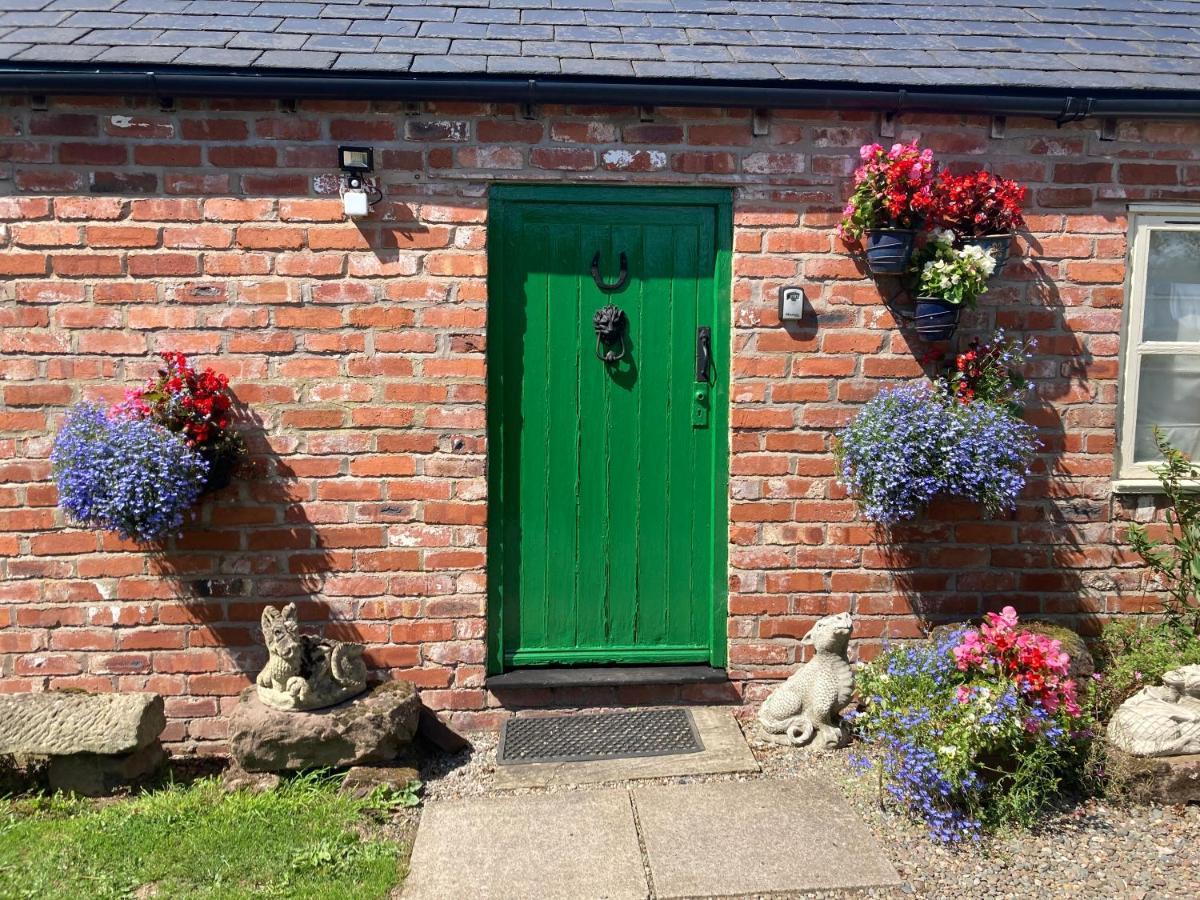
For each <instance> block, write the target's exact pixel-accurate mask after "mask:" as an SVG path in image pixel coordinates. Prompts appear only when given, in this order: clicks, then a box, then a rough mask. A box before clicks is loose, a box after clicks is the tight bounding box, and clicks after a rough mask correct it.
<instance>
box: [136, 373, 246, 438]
mask: <svg viewBox="0 0 1200 900" xmlns="http://www.w3.org/2000/svg"><path fill="white" fill-rule="evenodd" d="M159 356H160V357H162V360H163V362H164V363H165V366H164V368H162V369H159V371H158V376H157V377H156V378H152V379H150V380H149V381H148V382H146V386H145V387H143V388H142V389H141V390H133V391H127V392H126V394H125V400H124V402H122V403H120V404H118V405H117V406H116V407H114V409H113V411H114V413H116V414H119V415H126V416H132V417H134V418H139V419H142V418H152V419H154V420H155V421H157V422H158V423H159V424H161V425H164V426H166V427H167V428H169V429H170V430H171V431H175V432H179V433H182V434H184V435H185V436H186V437H187V439H188V445H189V446H193V447H196V448H198V449H216V448H217V447H218V445H220V444H224V443H228V442H229V441H231V440H234V438H233V437H232V433H231V432H229V431H228V429H229V425H230V417H229V412H230V407H231V406H232V404H233V400H232V398H231V397H230V396H229V390H228V388H229V379H228V378H227V377H226V376H224V375H219V374H217V373H216V372H214V371H213V370H212V369H211V368H210V369H205V370H204V371H203V372H197V371H196V370H195V369H194V368H192V366H191V365H190V364H189V363H188V360H187V357H186V356H184V355H183V354H182V353H176V352H173V351H168V352H166V353H160V354H159Z"/></svg>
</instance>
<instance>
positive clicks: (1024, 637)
mask: <svg viewBox="0 0 1200 900" xmlns="http://www.w3.org/2000/svg"><path fill="white" fill-rule="evenodd" d="M951 652H952V653H953V654H954V662H955V665H957V666H958V668H959V670H960V671H962V672H966V671H969V670H970V669H972V668H976V669H985V670H989V671H995V670H999V672H1000V673H1001V674H1003V675H1005V676H1007V677H1008V678H1010V679H1011V680H1012V682H1013V683H1014V684H1015V685H1016V687H1017V690H1018V691H1019V692H1020V693H1021V694H1022V695H1023V696H1024V697H1025V699H1026V700H1028V701H1030V702H1036V703H1039V704H1040V705H1041V706H1042V708H1043V709H1045V711H1046V712H1047V713H1049V714H1050V715H1054V714H1055V713H1056V712H1058V710H1059V708H1060V707H1061V708H1062V709H1064V710H1066V712H1067V714H1068V715H1070V716H1072V717H1074V716H1078V715H1079V713H1080V710H1079V700H1078V697H1077V693H1076V685H1075V682H1074V680H1072V679H1071V678H1069V677H1068V673H1069V669H1070V665H1071V657H1070V655H1069V654H1068V653H1066V652H1064V651H1063V648H1062V643H1061V642H1059V641H1057V640H1055V639H1054V638H1051V637H1047V636H1046V635H1044V634H1035V633H1033V632H1031V631H1022V630H1020V627H1019V625H1018V622H1017V611H1016V610H1015V609H1013V608H1012V607H1011V606H1006V607H1004V609H1003V610H1002V611H1001V612H999V613H988V614H987V615H986V616H985V617H984V621H983V624H982V625H980V626H979V629H978V630H975V629H971V630H970V631H968V632H966V634H964V635H963V639H962V643H960V644H959V645H958V646H957V647H954V648H953V649H952V651H951ZM958 700H959V702H960V703H962V702H966V701H964V700H963V695H962V691H961V689H960V691H959V697H958Z"/></svg>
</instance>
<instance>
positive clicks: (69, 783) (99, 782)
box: [46, 741, 167, 797]
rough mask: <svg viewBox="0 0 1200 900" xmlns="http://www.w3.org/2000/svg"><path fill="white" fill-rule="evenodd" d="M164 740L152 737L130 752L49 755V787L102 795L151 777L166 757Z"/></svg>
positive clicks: (76, 792)
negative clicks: (147, 742) (142, 745)
mask: <svg viewBox="0 0 1200 900" xmlns="http://www.w3.org/2000/svg"><path fill="white" fill-rule="evenodd" d="M166 758H167V757H166V754H165V753H163V748H162V744H160V743H159V742H158V741H152V742H151V743H149V744H147V745H146V746H145V747H140V748H138V749H137V750H134V751H133V752H131V753H111V754H108V753H72V754H69V755H67V756H52V757H50V763H49V766H48V767H47V769H46V778H47V782H48V783H49V786H50V790H52V791H63V792H66V793H75V794H83V795H84V796H85V797H101V796H103V795H105V794H108V793H111V792H112V791H113V790H115V789H116V788H118V787H123V786H125V785H130V784H133V783H135V782H137V781H140V780H142V779H144V778H148V777H149V776H151V775H153V774H154V773H155V772H157V771H158V770H159V768H161V766H162V764H163V763H164V762H165V761H166Z"/></svg>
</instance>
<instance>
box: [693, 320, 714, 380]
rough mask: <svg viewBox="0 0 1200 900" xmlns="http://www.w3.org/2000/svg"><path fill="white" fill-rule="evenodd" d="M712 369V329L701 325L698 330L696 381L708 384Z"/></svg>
mask: <svg viewBox="0 0 1200 900" xmlns="http://www.w3.org/2000/svg"><path fill="white" fill-rule="evenodd" d="M711 368H712V329H711V328H709V327H708V326H707V325H701V326H700V327H699V328H697V329H696V380H697V381H699V382H703V383H704V384H708V373H709V369H711Z"/></svg>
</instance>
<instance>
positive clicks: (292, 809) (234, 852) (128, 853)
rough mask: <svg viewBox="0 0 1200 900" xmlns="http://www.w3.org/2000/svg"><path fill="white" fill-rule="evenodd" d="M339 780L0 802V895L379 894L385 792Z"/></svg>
mask: <svg viewBox="0 0 1200 900" xmlns="http://www.w3.org/2000/svg"><path fill="white" fill-rule="evenodd" d="M339 781H340V777H339V776H336V775H330V774H327V773H315V774H309V775H303V776H299V777H297V778H294V779H291V780H289V781H286V782H284V783H283V784H282V785H281V786H280V787H279V788H278V789H277V790H275V791H272V792H268V793H264V794H251V793H247V792H237V793H233V794H226V793H224V791H223V790H222V788H221V785H220V783H219V782H218V781H217V780H216V779H212V778H209V779H204V780H201V781H198V782H196V783H195V784H193V785H191V786H189V787H181V786H178V785H175V786H171V787H169V788H167V789H164V790H160V791H155V792H153V793H147V794H143V795H141V796H138V797H135V798H132V799H129V800H123V801H119V802H115V803H107V804H97V803H95V802H92V801H84V800H75V799H68V798H64V797H62V796H52V797H34V798H28V799H16V800H5V801H0V897H4V898H14V900H17V898H37V900H44V898H45V900H50V898H64V900H66V898H70V900H77V898H89V900H91V898H96V900H107V898H127V897H131V896H134V894H135V892H137V891H139V889H140V890H142V891H143V892H144V893H146V894H148V895H152V896H153V895H157V896H160V897H170V898H172V900H175V898H191V900H201V898H211V900H217V898H220V900H234V898H250V897H320V898H322V900H338V898H344V900H358V898H371V897H376V898H380V897H386V896H387V895H388V893H389V891H390V890H391V889H392V887H393V886H394V885H395V883H396V881H397V878H398V868H397V863H398V859H397V856H398V852H399V847H398V846H397V845H396V844H395V843H392V842H391V841H386V840H382V839H379V838H377V837H375V836H373V835H372V833H371V832H372V830H373V827H372V825H371V820H370V816H371V814H372V811H373V810H379V809H380V808H381V804H380V803H379V802H378V801H379V800H380V799H381V798H380V797H375V795H371V796H368V797H366V798H363V799H355V798H354V797H351V796H349V795H346V794H341V793H339V792H338V790H337V786H338V783H339ZM400 793H403V792H400ZM385 799H386V798H385ZM384 805H385V804H384ZM364 834H365V836H364ZM149 886H152V887H149ZM152 891H154V892H156V894H154V893H151V892H152Z"/></svg>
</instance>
